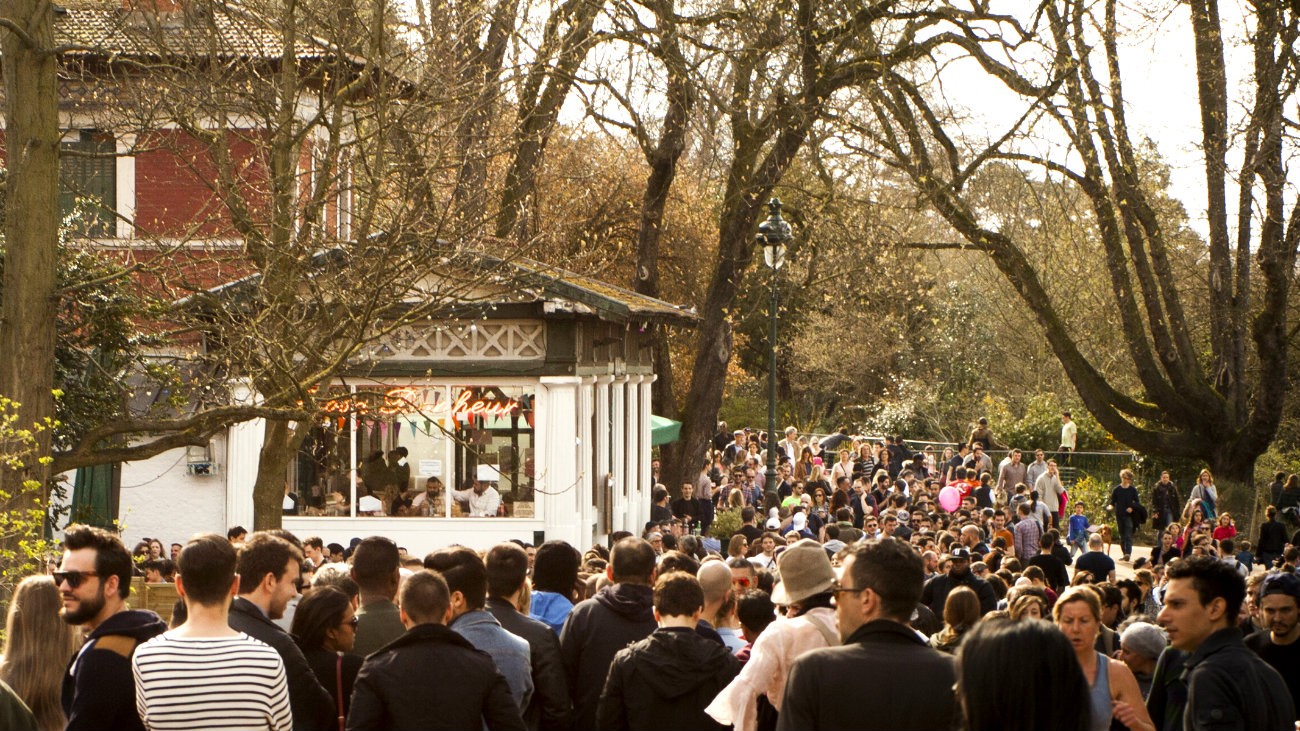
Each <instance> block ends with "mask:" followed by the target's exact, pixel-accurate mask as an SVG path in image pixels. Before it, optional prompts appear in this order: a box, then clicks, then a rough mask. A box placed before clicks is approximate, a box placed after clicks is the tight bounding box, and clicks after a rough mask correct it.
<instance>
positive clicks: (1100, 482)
mask: <svg viewBox="0 0 1300 731" xmlns="http://www.w3.org/2000/svg"><path fill="white" fill-rule="evenodd" d="M1110 488H1111V483H1110V482H1109V481H1107V480H1105V479H1098V478H1097V477H1094V476H1092V475H1083V476H1082V477H1080V478H1079V479H1078V480H1077V481H1076V482H1075V483H1074V487H1071V488H1070V489H1069V493H1070V506H1069V511H1070V512H1071V513H1073V512H1074V506H1075V505H1076V504H1077V503H1079V502H1082V503H1083V505H1084V511H1083V512H1084V515H1087V516H1088V522H1089V523H1091V524H1093V525H1103V524H1104V525H1109V526H1110V529H1111V531H1113V532H1114V534H1115V535H1116V536H1119V526H1118V525H1116V524H1115V513H1114V512H1113V511H1108V510H1106V503H1108V502H1110ZM1149 506H1150V504H1149V503H1148V507H1149Z"/></svg>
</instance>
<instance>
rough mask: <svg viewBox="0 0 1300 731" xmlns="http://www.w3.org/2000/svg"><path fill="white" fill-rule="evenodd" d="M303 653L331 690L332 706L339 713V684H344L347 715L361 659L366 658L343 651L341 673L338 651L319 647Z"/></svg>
mask: <svg viewBox="0 0 1300 731" xmlns="http://www.w3.org/2000/svg"><path fill="white" fill-rule="evenodd" d="M302 654H303V656H304V657H306V658H307V664H308V665H309V666H311V671H312V672H313V673H315V674H316V679H317V680H319V681H320V684H321V685H323V686H325V690H326V691H328V692H329V694H330V699H331V700H332V701H333V703H334V705H333V706H332V708H334V711H335V713H338V708H339V696H338V692H339V685H340V684H342V686H343V715H345V716H346V715H347V713H348V704H349V703H350V702H351V701H352V685H353V683H355V682H356V680H357V671H359V670H361V661H362V660H364V659H365V658H363V657H361V656H360V655H353V654H352V653H350V652H345V653H343V655H342V658H343V662H342V663H341V665H342V671H343V672H342V673H340V672H339V670H340V663H339V657H340V656H339V654H338V653H337V652H334V651H333V650H326V649H325V648H323V647H318V648H316V649H314V650H303V651H302ZM340 681H341V682H340Z"/></svg>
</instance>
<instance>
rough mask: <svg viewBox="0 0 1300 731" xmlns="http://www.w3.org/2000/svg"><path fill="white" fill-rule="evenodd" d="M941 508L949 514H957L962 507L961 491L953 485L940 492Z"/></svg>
mask: <svg viewBox="0 0 1300 731" xmlns="http://www.w3.org/2000/svg"><path fill="white" fill-rule="evenodd" d="M939 507H941V508H943V509H944V512H947V513H953V512H956V511H957V508H959V507H961V490H958V489H957V488H955V487H953V486H952V485H949V486H947V487H945V488H943V489H942V490H940V491H939Z"/></svg>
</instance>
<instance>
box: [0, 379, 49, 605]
mask: <svg viewBox="0 0 1300 731" xmlns="http://www.w3.org/2000/svg"><path fill="white" fill-rule="evenodd" d="M55 396H56V398H57V397H58V396H59V394H58V393H57V392H56V393H55ZM18 407H19V404H18V403H17V402H15V401H12V400H10V399H8V398H5V397H4V396H0V472H9V473H13V472H18V471H21V470H26V469H29V468H35V467H40V466H48V465H49V463H50V458H49V457H48V456H40V455H38V454H37V453H36V444H37V439H36V435H37V434H38V433H39V432H41V431H44V430H47V429H54V428H56V427H57V423H56V422H54V421H52V420H48V419H47V420H46V422H45V423H44V424H33V425H31V426H30V427H27V426H23V425H21V424H19V423H18ZM35 471H36V472H37V473H39V472H41V471H42V470H40V469H36V470H35ZM0 484H3V483H0ZM41 486H42V482H41V481H40V480H38V479H27V480H24V481H23V482H22V483H21V486H20V487H19V488H18V489H20V490H21V491H22V492H23V493H25V494H22V495H16V494H14V493H12V492H10V491H8V490H6V489H4V488H3V487H0V505H4V506H8V509H5V510H0V596H9V594H10V593H11V592H12V590H13V588H14V587H15V586H16V585H17V584H18V582H19V581H21V580H22V579H23V578H24V577H26V576H28V575H30V574H32V573H33V572H34V571H37V570H39V569H40V568H41V566H40V561H41V558H42V557H44V556H46V555H48V554H49V553H50V551H51V550H52V548H53V546H52V544H50V542H49V541H47V540H45V537H44V536H45V517H46V507H47V505H46V503H47V499H46V494H45V491H43V490H42V489H41ZM29 497H30V498H33V499H32V500H25V499H24V498H29ZM14 506H20V507H14Z"/></svg>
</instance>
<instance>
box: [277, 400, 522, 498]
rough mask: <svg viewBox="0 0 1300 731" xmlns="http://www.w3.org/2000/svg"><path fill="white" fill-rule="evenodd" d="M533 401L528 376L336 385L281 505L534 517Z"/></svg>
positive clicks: (293, 469) (303, 449) (292, 468)
mask: <svg viewBox="0 0 1300 731" xmlns="http://www.w3.org/2000/svg"><path fill="white" fill-rule="evenodd" d="M535 401H536V391H535V389H534V388H533V387H531V386H529V387H521V386H450V387H448V386H433V385H406V386H364V387H362V386H358V387H356V388H348V387H344V386H337V387H334V388H333V389H331V393H330V398H329V400H328V401H327V402H326V403H325V405H324V410H323V413H322V414H321V416H320V418H319V419H318V420H317V422H316V424H314V425H313V427H312V430H311V432H310V435H309V436H308V437H307V439H305V440H304V441H303V444H302V446H301V447H300V449H299V451H298V458H297V460H295V462H294V463H293V464H291V465H290V469H289V471H290V474H289V475H288V478H289V479H288V483H289V486H290V488H289V489H290V492H291V493H293V495H292V498H293V499H291V500H286V502H285V509H286V511H292V512H293V514H298V515H325V516H352V515H358V516H369V515H379V516H391V517H407V516H409V517H434V518H447V517H452V518H457V517H516V518H534V517H537V516H536V512H535V506H534V502H535V498H534V479H535V473H536V469H535V461H534V442H533V428H534V425H535V416H534V413H535V411H534V407H535ZM354 485H355V496H354V494H353V491H354Z"/></svg>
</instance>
